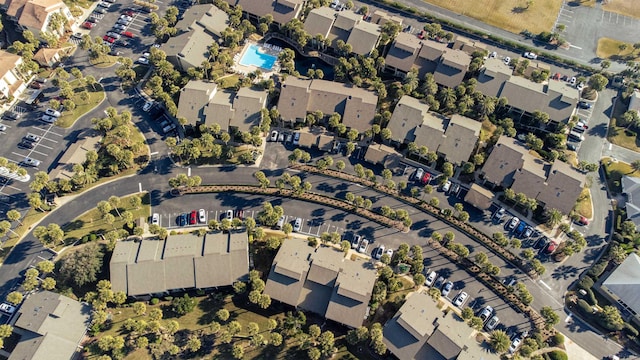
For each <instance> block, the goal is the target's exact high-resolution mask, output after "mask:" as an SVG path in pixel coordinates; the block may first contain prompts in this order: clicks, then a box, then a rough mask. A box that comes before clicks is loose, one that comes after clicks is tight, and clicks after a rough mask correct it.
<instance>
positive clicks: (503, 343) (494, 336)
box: [489, 330, 510, 353]
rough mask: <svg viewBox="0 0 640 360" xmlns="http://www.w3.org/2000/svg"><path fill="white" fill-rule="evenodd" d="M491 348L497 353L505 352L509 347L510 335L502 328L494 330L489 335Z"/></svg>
mask: <svg viewBox="0 0 640 360" xmlns="http://www.w3.org/2000/svg"><path fill="white" fill-rule="evenodd" d="M489 344H490V345H491V348H492V349H493V350H494V351H495V352H497V353H503V352H505V351H507V349H508V348H509V344H510V340H509V335H507V333H506V332H504V331H502V330H494V331H492V332H491V336H490V337H489Z"/></svg>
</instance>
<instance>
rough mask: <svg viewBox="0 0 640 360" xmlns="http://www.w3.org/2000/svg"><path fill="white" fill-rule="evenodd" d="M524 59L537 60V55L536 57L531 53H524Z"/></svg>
mask: <svg viewBox="0 0 640 360" xmlns="http://www.w3.org/2000/svg"><path fill="white" fill-rule="evenodd" d="M524 57H526V58H527V59H532V60H535V59H537V58H538V55H536V54H535V53H532V52H526V53H524Z"/></svg>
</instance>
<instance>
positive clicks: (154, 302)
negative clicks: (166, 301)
mask: <svg viewBox="0 0 640 360" xmlns="http://www.w3.org/2000/svg"><path fill="white" fill-rule="evenodd" d="M159 302H160V299H158V298H153V299H151V301H149V303H150V304H151V305H158V303H159Z"/></svg>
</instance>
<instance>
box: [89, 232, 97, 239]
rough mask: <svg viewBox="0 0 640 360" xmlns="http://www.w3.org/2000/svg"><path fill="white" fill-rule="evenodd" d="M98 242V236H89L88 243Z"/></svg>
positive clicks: (92, 234)
mask: <svg viewBox="0 0 640 360" xmlns="http://www.w3.org/2000/svg"><path fill="white" fill-rule="evenodd" d="M96 240H98V236H97V235H96V234H94V233H91V234H89V241H96Z"/></svg>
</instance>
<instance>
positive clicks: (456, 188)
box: [451, 184, 460, 195]
mask: <svg viewBox="0 0 640 360" xmlns="http://www.w3.org/2000/svg"><path fill="white" fill-rule="evenodd" d="M459 191H460V184H453V185H452V186H451V193H452V194H454V195H458V192H459Z"/></svg>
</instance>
